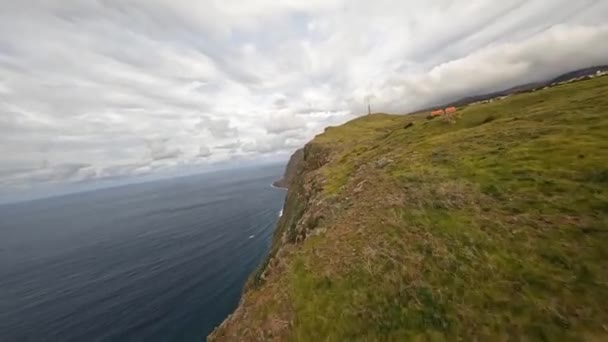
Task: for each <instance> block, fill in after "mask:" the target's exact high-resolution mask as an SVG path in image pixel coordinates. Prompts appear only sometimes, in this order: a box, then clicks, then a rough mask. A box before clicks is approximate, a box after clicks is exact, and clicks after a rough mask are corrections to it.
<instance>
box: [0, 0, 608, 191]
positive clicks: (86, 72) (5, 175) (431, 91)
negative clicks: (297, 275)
mask: <svg viewBox="0 0 608 342" xmlns="http://www.w3.org/2000/svg"><path fill="white" fill-rule="evenodd" d="M548 13H550V14H551V15H547V14H548ZM606 16H608V2H606V1H595V0H581V1H576V2H573V1H567V0H526V1H524V0H508V1H501V2H497V1H492V0H474V1H467V2H462V1H456V0H434V1H391V0H377V1H374V2H369V1H363V0H353V1H346V0H331V1H330V0H322V1H321V0H315V1H296V0H288V1H271V0H257V1H247V2H243V1H237V0H229V1H187V0H172V1H168V0H145V1H144V0H120V1H119V0H109V1H103V2H100V1H97V2H86V1H77V0H61V1H60V0H49V1H44V2H40V1H34V0H25V1H18V2H17V1H10V2H8V1H5V2H3V3H2V4H0V154H1V155H2V156H3V158H2V160H0V186H4V187H6V186H26V185H32V184H33V185H36V184H39V183H45V182H62V181H64V182H74V181H83V180H88V179H100V178H108V177H122V176H130V175H141V174H147V173H154V172H158V170H165V169H167V168H174V167H182V166H187V165H189V164H200V163H213V162H219V161H225V160H238V159H239V158H251V157H252V156H268V155H279V154H286V153H287V152H289V151H291V150H293V149H295V148H296V147H298V146H300V145H301V144H303V143H305V142H306V141H307V140H308V139H310V138H312V137H313V136H314V135H315V134H317V133H319V132H321V131H322V130H323V128H324V127H325V126H328V125H335V124H338V123H341V122H344V121H346V120H348V119H351V118H353V117H354V116H356V115H358V114H363V113H365V112H366V111H367V102H368V99H369V100H370V101H371V103H372V107H373V110H374V111H388V112H398V113H405V112H407V111H410V110H414V109H417V108H420V107H424V106H427V105H429V104H433V103H437V102H443V101H447V100H451V99H456V98H458V97H461V96H467V95H471V94H474V93H480V92H487V91H492V90H497V89H501V88H508V87H510V86H513V85H516V84H520V83H525V82H530V81H536V80H539V79H543V78H547V77H550V76H553V75H556V74H559V73H561V72H566V71H570V70H571V69H576V68H579V67H586V66H591V65H596V64H606V63H608V44H605V42H607V41H608V25H606V24H605V18H606ZM77 165H80V166H82V167H76V166H77Z"/></svg>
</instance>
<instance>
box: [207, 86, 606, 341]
mask: <svg viewBox="0 0 608 342" xmlns="http://www.w3.org/2000/svg"><path fill="white" fill-rule="evenodd" d="M606 93H608V78H603V79H595V80H592V81H585V82H580V83H576V84H572V85H568V86H563V87H556V88H552V89H548V90H544V91H540V92H536V93H531V94H523V95H518V96H513V97H511V98H509V99H506V100H504V101H501V102H498V103H492V104H487V105H479V106H472V107H468V108H464V109H462V110H461V111H460V112H459V113H460V117H459V118H458V119H457V120H456V122H455V123H452V122H446V121H443V120H441V119H434V120H426V119H425V117H424V115H408V116H391V115H371V116H365V117H362V118H359V119H356V120H354V121H351V122H349V123H347V124H345V125H343V126H340V127H333V128H331V129H328V130H326V131H325V133H323V134H321V135H319V136H317V137H316V138H315V139H314V140H313V141H311V142H310V143H308V144H307V145H306V146H305V147H304V149H303V150H302V151H301V152H299V153H301V157H298V158H295V159H294V160H295V161H294V162H293V165H292V166H293V168H292V170H293V171H292V172H293V176H292V177H289V178H290V181H289V182H288V187H289V190H288V194H287V199H286V202H285V205H284V211H283V216H282V217H281V219H280V220H279V223H278V226H277V229H276V232H275V237H274V241H273V246H272V250H271V252H270V256H269V258H268V260H267V261H266V262H265V263H264V264H263V265H261V267H260V269H259V270H258V272H256V273H255V274H254V275H252V277H251V279H250V281H249V282H248V284H247V286H246V289H245V291H244V294H243V298H242V300H241V303H240V305H239V307H238V308H237V309H236V311H235V312H234V313H233V315H231V316H230V317H229V318H228V319H226V320H225V321H224V322H223V324H222V325H221V326H220V327H218V328H217V329H216V330H215V331H214V332H213V333H212V334H211V335H210V336H209V340H211V341H271V340H276V341H284V340H296V341H313V340H323V341H325V340H329V341H350V340H364V341H369V340H397V341H403V340H411V339H414V340H415V339H420V340H426V339H429V340H443V339H462V340H475V339H477V340H508V339H510V338H511V339H514V340H518V339H532V340H534V339H539V340H543V339H544V340H556V339H574V340H576V339H586V340H598V341H599V340H603V339H606V338H607V337H608V331H607V330H606V323H605V322H606V321H607V320H608V309H607V308H606V306H605V305H604V303H606V302H607V301H608V268H607V267H606V260H608V253H607V252H606V248H605V246H606V245H607V244H608V228H607V227H608V211H607V208H608V187H607V184H608V183H607V182H608V169H607V168H606V158H605V151H606V150H608V135H607V133H606V132H608V98H606V96H605V94H606ZM286 178H287V177H286Z"/></svg>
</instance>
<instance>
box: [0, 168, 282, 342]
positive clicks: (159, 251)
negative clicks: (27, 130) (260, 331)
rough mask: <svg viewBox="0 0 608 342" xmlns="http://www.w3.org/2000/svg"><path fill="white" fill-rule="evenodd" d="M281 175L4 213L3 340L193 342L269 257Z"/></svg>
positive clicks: (139, 189)
mask: <svg viewBox="0 0 608 342" xmlns="http://www.w3.org/2000/svg"><path fill="white" fill-rule="evenodd" d="M281 171H282V167H279V166H274V167H264V168H257V169H253V168H252V169H246V170H239V171H229V172H218V173H213V174H205V175H199V176H190V177H184V178H178V179H172V180H163V181H156V182H150V183H144V184H136V185H129V186H123V187H118V188H111V189H104V190H97V191H94V192H86V193H79V194H73V195H68V196H62V197H55V198H49V199H44V200H37V201H31V202H25V203H19V204H11V205H3V206H0V341H3V342H11V341H66V342H67V341H79V342H80V341H201V340H204V339H205V337H206V335H207V334H208V333H209V332H210V331H211V330H212V329H213V327H214V326H216V325H217V324H219V323H220V322H221V321H222V320H223V319H224V318H225V317H226V316H227V315H228V314H229V313H230V312H232V310H234V308H235V307H236V305H237V304H238V301H239V298H240V294H241V290H242V287H243V285H244V283H245V281H246V279H247V277H248V276H249V274H250V273H251V272H252V271H253V270H254V269H255V268H256V267H257V265H258V264H259V263H260V262H261V260H262V259H263V257H264V256H265V254H266V253H267V251H268V249H269V246H270V243H271V238H272V234H273V231H274V227H275V223H276V221H277V219H278V214H279V212H280V210H281V207H282V204H283V200H284V197H285V192H284V191H282V190H279V189H274V188H271V187H270V184H271V182H272V181H273V180H275V179H276V178H278V177H279V175H280V173H281Z"/></svg>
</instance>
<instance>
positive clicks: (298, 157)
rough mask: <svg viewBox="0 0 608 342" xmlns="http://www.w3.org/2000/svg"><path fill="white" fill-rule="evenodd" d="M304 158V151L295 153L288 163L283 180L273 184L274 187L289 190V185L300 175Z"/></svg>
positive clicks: (299, 150) (300, 150)
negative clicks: (299, 168) (299, 171)
mask: <svg viewBox="0 0 608 342" xmlns="http://www.w3.org/2000/svg"><path fill="white" fill-rule="evenodd" d="M303 158H304V149H303V148H301V149H298V150H297V151H295V152H294V153H293V154H292V155H291V157H290V158H289V162H287V166H286V167H285V172H284V174H283V178H281V179H279V180H277V181H275V182H274V183H272V185H273V186H275V187H277V188H283V189H287V188H289V185H290V184H291V183H292V182H293V181H294V179H295V178H296V176H297V174H298V165H300V163H301V162H302V159H303Z"/></svg>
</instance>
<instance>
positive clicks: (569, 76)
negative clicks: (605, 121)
mask: <svg viewBox="0 0 608 342" xmlns="http://www.w3.org/2000/svg"><path fill="white" fill-rule="evenodd" d="M598 71H599V72H608V65H599V66H594V67H589V68H584V69H578V70H575V71H570V72H567V73H565V74H562V75H559V76H557V77H555V78H551V79H548V80H545V81H538V82H531V83H525V84H521V85H518V86H515V87H511V88H508V89H504V90H499V91H495V92H491V93H486V94H480V95H473V96H467V97H464V98H461V99H459V100H456V101H453V102H449V103H446V104H442V105H436V106H432V107H427V108H425V109H422V110H419V111H416V112H425V111H431V110H435V109H439V108H445V107H450V106H454V107H462V106H466V105H469V104H472V103H475V102H480V101H487V100H491V99H494V98H497V97H502V96H508V95H513V94H519V93H525V92H530V91H534V90H536V89H541V88H544V87H548V86H551V85H555V84H559V83H563V82H568V81H571V80H575V79H579V78H588V77H591V76H593V75H595V74H596V73H597V72H598Z"/></svg>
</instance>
